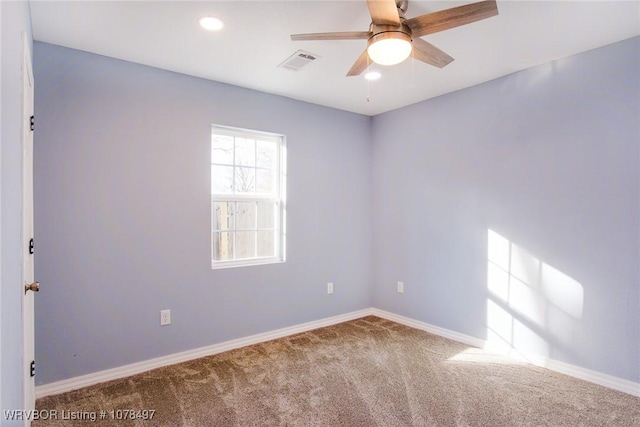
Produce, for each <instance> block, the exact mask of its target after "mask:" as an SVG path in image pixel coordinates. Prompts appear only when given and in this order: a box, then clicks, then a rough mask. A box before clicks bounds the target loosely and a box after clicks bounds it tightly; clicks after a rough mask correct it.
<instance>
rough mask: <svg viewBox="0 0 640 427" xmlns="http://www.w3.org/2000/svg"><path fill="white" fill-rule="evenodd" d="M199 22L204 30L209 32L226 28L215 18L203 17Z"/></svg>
mask: <svg viewBox="0 0 640 427" xmlns="http://www.w3.org/2000/svg"><path fill="white" fill-rule="evenodd" d="M198 22H199V23H200V26H201V27H202V28H204V29H205V30H209V31H220V30H221V29H222V28H223V27H224V22H222V20H221V19H219V18H216V17H215V16H203V17H202V18H200V20H199V21H198Z"/></svg>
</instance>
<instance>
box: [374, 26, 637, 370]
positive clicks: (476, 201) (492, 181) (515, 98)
mask: <svg viewBox="0 0 640 427" xmlns="http://www.w3.org/2000/svg"><path fill="white" fill-rule="evenodd" d="M372 126H373V129H372V131H373V177H374V180H373V181H374V183H373V188H374V196H373V209H372V212H373V215H374V222H373V224H374V228H375V230H376V233H375V240H374V274H373V277H374V283H375V286H374V288H373V296H372V298H373V301H372V302H373V305H374V306H375V307H379V308H382V309H385V310H389V311H391V312H394V313H398V314H401V315H405V316H409V317H411V318H414V319H418V320H421V321H424V322H428V323H431V324H434V325H438V326H441V327H444V328H448V329H451V330H454V331H458V332H461V333H464V334H468V335H471V336H475V337H480V338H485V337H487V334H488V328H493V329H499V330H500V332H501V333H503V334H504V326H500V327H497V328H496V327H495V323H496V315H495V314H496V311H492V312H491V313H487V307H488V306H490V307H493V309H492V310H494V309H495V307H496V306H497V307H498V308H499V310H498V312H499V313H501V314H500V315H501V316H506V318H505V319H504V320H507V321H509V322H511V325H512V326H513V327H514V329H513V330H512V332H513V337H509V338H507V340H512V341H514V342H513V343H512V344H515V346H516V347H519V348H521V349H524V350H527V351H536V352H537V354H539V355H543V356H548V357H551V358H553V359H556V360H559V361H564V362H568V363H571V364H574V365H577V366H581V367H584V368H587V369H592V370H595V371H599V372H602V373H605V374H609V375H614V376H617V377H619V378H624V379H627V380H631V381H636V382H638V381H640V348H639V346H640V339H639V337H640V294H639V288H640V286H639V284H640V271H639V266H638V260H639V259H640V207H639V204H640V187H639V186H640V175H639V173H640V158H639V156H640V152H639V145H640V38H637V37H636V38H634V39H630V40H627V41H624V42H620V43H617V44H614V45H611V46H608V47H604V48H601V49H597V50H593V51H590V52H587V53H584V54H580V55H577V56H573V57H570V58H566V59H563V60H559V61H555V62H553V63H550V64H546V65H543V66H539V67H535V68H532V69H529V70H526V71H523V72H519V73H516V74H513V75H509V76H507V77H504V78H500V79H497V80H494V81H491V82H488V83H486V84H482V85H479V86H476V87H472V88H469V89H466V90H462V91H459V92H456V93H452V94H449V95H446V96H442V97H439V98H436V99H432V100H429V101H426V102H422V103H420V104H416V105H413V106H409V107H406V108H403V109H400V110H396V111H393V112H389V113H386V114H382V115H380V116H376V117H374V119H373V125H372ZM489 229H491V230H493V231H494V232H496V233H498V234H499V235H500V236H502V237H504V238H505V239H507V240H508V241H510V242H512V243H513V244H515V245H517V246H519V247H521V248H523V249H526V250H527V251H528V253H529V254H530V257H531V258H529V260H530V261H532V260H533V258H535V260H538V261H540V262H543V263H545V267H544V268H548V267H552V268H553V269H555V271H559V272H562V274H564V275H566V276H560V275H559V274H555V276H556V277H565V280H556V281H551V283H547V285H548V288H545V289H543V291H540V290H539V289H534V288H535V286H533V288H531V289H529V290H528V291H529V292H530V293H531V295H530V297H529V298H528V299H529V301H528V302H527V298H524V297H523V294H522V291H523V289H526V288H522V286H521V285H520V287H519V288H518V284H517V282H515V281H514V280H512V285H511V286H512V288H511V298H512V301H511V304H509V303H508V298H507V302H505V301H504V300H501V299H500V297H499V296H496V295H495V293H493V294H492V293H491V292H489V291H488V289H487V266H488V260H487V257H488V254H487V248H488V230H489ZM535 260H533V261H535ZM533 261H532V262H533ZM512 273H513V272H512ZM534 273H535V272H532V274H534ZM567 277H568V278H567ZM512 279H513V277H512ZM397 281H404V285H405V293H404V294H402V295H401V294H398V293H397V292H396V291H395V286H396V282H397ZM576 284H578V285H576ZM538 285H540V284H539V283H538ZM543 286H544V284H543ZM580 291H581V292H582V293H581V292H580ZM558 292H564V293H565V295H555V296H554V293H558ZM550 295H551V296H550ZM492 313H493V314H492ZM488 314H489V318H488V317H487V316H488ZM492 315H493V318H491V316H492ZM497 317H499V316H497ZM532 319H533V320H532Z"/></svg>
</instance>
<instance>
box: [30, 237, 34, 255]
mask: <svg viewBox="0 0 640 427" xmlns="http://www.w3.org/2000/svg"><path fill="white" fill-rule="evenodd" d="M34 250H35V243H34V241H33V238H32V239H31V240H29V254H31V255H33V251H34Z"/></svg>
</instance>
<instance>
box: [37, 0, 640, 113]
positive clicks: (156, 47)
mask: <svg viewBox="0 0 640 427" xmlns="http://www.w3.org/2000/svg"><path fill="white" fill-rule="evenodd" d="M472 2H473V1H467V2H465V1H462V2H461V1H424V0H413V1H410V2H409V9H408V11H407V13H406V16H407V17H408V18H411V17H414V16H417V15H422V14H425V13H429V12H434V11H437V10H441V9H446V8H449V7H454V6H459V5H462V4H467V3H472ZM30 4H31V16H32V24H33V36H34V39H35V40H38V41H43V42H47V43H53V44H57V45H61V46H66V47H70V48H74V49H80V50H84V51H87V52H93V53H97V54H100V55H106V56H110V57H113V58H118V59H123V60H127V61H132V62H137V63H140V64H145V65H150V66H153V67H158V68H163V69H167V70H171V71H175V72H179V73H184V74H189V75H193V76H197V77H202V78H205V79H210V80H215V81H219V82H224V83H229V84H233V85H237V86H243V87H247V88H251V89H255V90H259V91H263V92H268V93H272V94H277V95H283V96H287V97H290V98H294V99H298V100H302V101H307V102H311V103H315V104H320V105H325V106H329V107H333V108H338V109H342V110H347V111H353V112H356V113H361V114H366V115H375V114H379V113H382V112H385V111H389V110H393V109H396V108H399V107H402V106H405V105H409V104H413V103H415V102H419V101H422V100H425V99H428V98H432V97H435V96H438V95H442V94H445V93H448V92H452V91H455V90H458V89H462V88H465V87H469V86H473V85H476V84H479V83H482V82H485V81H488V80H492V79H495V78H497V77H500V76H504V75H506V74H510V73H513V72H516V71H519V70H522V69H525V68H529V67H532V66H535V65H538V64H542V63H545V62H548V61H552V60H555V59H559V58H563V57H566V56H569V55H573V54H576V53H579V52H583V51H586V50H589V49H594V48H597V47H600V46H604V45H607V44H610V43H614V42H617V41H620V40H624V39H627V38H630V37H634V36H637V35H640V2H639V1H637V0H635V1H519V0H507V1H500V0H498V10H499V15H498V16H495V17H492V18H488V19H485V20H483V21H479V22H475V23H473V24H470V25H466V26H463V27H458V28H454V29H451V30H448V31H445V32H441V33H437V34H433V35H429V36H425V37H424V39H425V40H427V41H429V42H430V43H432V44H434V45H436V46H437V47H439V48H440V49H442V50H444V51H445V52H447V53H448V54H450V55H451V56H453V57H454V58H455V61H454V62H453V63H451V64H450V65H448V66H447V67H445V68H443V69H438V68H435V67H432V66H429V65H426V64H424V63H421V62H417V61H414V60H413V59H409V60H407V61H405V62H404V63H402V64H400V65H396V66H391V67H379V70H380V71H381V72H382V78H381V79H380V80H378V81H375V82H370V83H369V82H367V81H366V80H365V79H364V78H363V77H362V76H359V77H345V74H346V73H347V71H348V70H349V68H350V67H351V65H352V64H353V62H354V61H355V59H356V58H357V57H358V55H359V54H360V53H361V52H362V51H363V50H364V49H365V47H366V40H347V41H306V42H293V41H291V40H290V38H289V35H290V34H293V33H311V32H329V31H366V30H368V26H369V23H370V17H369V14H368V9H367V5H366V3H365V1H364V0H327V1H308V0H302V1H301V0H298V1H292V0H290V1H271V0H261V1H239V0H235V1H210V2H190V1H131V2H128V1H106V2H98V1H70V2H58V1H32V2H31V3H30ZM204 15H216V16H218V17H219V18H221V19H223V20H224V22H225V28H224V30H222V31H221V32H218V33H210V32H207V31H205V30H203V29H202V28H200V27H199V26H198V18H200V17H201V16H204ZM298 49H303V50H306V51H308V52H311V53H313V54H316V55H318V56H319V57H320V58H319V59H318V60H316V61H314V62H312V63H311V64H309V65H308V66H306V67H304V68H302V69H301V70H299V71H290V70H287V69H284V68H279V67H278V65H279V64H280V63H281V62H283V61H284V60H285V59H286V58H287V57H289V56H290V55H291V54H293V53H294V52H295V51H296V50H298ZM638 54H639V55H640V52H639V53H638Z"/></svg>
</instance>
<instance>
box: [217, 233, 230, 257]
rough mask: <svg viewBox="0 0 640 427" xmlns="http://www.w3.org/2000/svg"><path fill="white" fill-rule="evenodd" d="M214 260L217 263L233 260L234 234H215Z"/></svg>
mask: <svg viewBox="0 0 640 427" xmlns="http://www.w3.org/2000/svg"><path fill="white" fill-rule="evenodd" d="M213 259H214V260H215V261H229V260H232V259H233V233H227V232H222V233H219V232H214V233H213Z"/></svg>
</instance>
